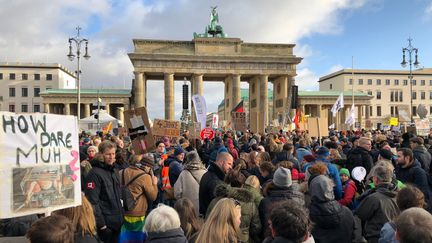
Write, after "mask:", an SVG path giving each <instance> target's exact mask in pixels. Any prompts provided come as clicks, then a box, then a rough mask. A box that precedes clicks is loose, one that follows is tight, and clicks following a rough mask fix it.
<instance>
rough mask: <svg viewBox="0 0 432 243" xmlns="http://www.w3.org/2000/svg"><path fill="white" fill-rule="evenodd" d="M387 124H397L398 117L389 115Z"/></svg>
mask: <svg viewBox="0 0 432 243" xmlns="http://www.w3.org/2000/svg"><path fill="white" fill-rule="evenodd" d="M389 125H390V126H398V125H399V118H397V117H390V119H389Z"/></svg>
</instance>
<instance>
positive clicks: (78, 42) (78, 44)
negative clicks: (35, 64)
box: [67, 26, 90, 121]
mask: <svg viewBox="0 0 432 243" xmlns="http://www.w3.org/2000/svg"><path fill="white" fill-rule="evenodd" d="M76 30H77V36H76V37H74V38H69V54H68V55H67V57H68V59H69V61H73V60H74V58H75V56H76V58H77V62H78V65H77V71H76V72H75V73H76V75H77V83H76V87H77V116H78V121H79V120H80V118H81V83H80V76H81V62H80V57H81V44H83V43H85V53H84V56H83V57H84V58H85V59H86V60H88V59H89V58H90V55H89V54H88V40H87V39H85V38H81V37H80V30H81V27H79V26H78V27H76ZM72 43H75V46H76V52H75V54H73V51H72Z"/></svg>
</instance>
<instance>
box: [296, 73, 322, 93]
mask: <svg viewBox="0 0 432 243" xmlns="http://www.w3.org/2000/svg"><path fill="white" fill-rule="evenodd" d="M318 79H319V78H318V76H317V75H316V74H315V73H314V72H313V71H311V70H310V69H309V68H302V69H299V70H297V77H296V78H295V80H296V84H297V85H298V86H299V89H300V90H309V91H312V90H318Z"/></svg>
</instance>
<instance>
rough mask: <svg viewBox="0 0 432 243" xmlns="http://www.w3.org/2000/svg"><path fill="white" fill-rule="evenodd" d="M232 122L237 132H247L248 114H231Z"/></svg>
mask: <svg viewBox="0 0 432 243" xmlns="http://www.w3.org/2000/svg"><path fill="white" fill-rule="evenodd" d="M231 121H232V124H233V128H234V130H236V131H241V132H246V131H247V127H248V126H247V123H246V113H245V112H231Z"/></svg>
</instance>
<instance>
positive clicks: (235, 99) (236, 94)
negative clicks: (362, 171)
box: [231, 74, 241, 110]
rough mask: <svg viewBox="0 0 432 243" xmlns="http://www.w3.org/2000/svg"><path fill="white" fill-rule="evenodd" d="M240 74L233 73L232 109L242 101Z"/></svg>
mask: <svg viewBox="0 0 432 243" xmlns="http://www.w3.org/2000/svg"><path fill="white" fill-rule="evenodd" d="M240 78H241V76H240V74H233V75H231V86H232V90H231V94H232V98H231V99H232V106H231V110H232V109H234V107H235V106H236V105H238V104H239V103H240V101H241V94H240Z"/></svg>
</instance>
